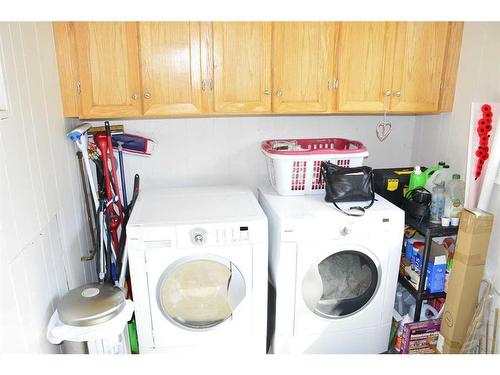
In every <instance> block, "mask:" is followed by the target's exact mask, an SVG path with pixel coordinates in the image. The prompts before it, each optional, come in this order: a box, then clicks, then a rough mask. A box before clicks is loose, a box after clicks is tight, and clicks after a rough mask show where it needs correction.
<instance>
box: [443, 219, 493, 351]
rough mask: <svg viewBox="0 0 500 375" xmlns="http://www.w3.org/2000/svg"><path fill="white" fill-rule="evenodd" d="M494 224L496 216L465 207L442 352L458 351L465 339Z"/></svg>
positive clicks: (446, 313) (449, 289)
mask: <svg viewBox="0 0 500 375" xmlns="http://www.w3.org/2000/svg"><path fill="white" fill-rule="evenodd" d="M492 224H493V215H492V214H490V213H488V212H485V211H481V210H477V209H474V210H464V211H463V212H462V215H461V217H460V227H459V229H458V236H457V243H456V248H455V254H454V259H453V267H452V269H451V272H450V278H449V281H448V291H447V296H446V303H445V306H444V312H443V315H442V321H441V335H442V337H441V338H440V340H439V343H438V349H439V351H441V352H442V353H446V354H447V353H458V352H459V351H460V348H461V347H462V344H463V343H464V341H465V335H466V333H467V328H468V327H469V324H470V322H471V320H472V317H473V315H474V310H475V307H476V304H477V298H478V294H479V286H480V284H481V280H482V278H483V272H484V263H485V260H486V254H487V252H488V245H489V240H490V235H491V228H492Z"/></svg>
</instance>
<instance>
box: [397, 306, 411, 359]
mask: <svg viewBox="0 0 500 375" xmlns="http://www.w3.org/2000/svg"><path fill="white" fill-rule="evenodd" d="M411 322H413V320H412V318H411V317H410V315H408V314H405V316H403V319H402V320H401V321H400V322H399V327H398V330H397V332H396V340H395V342H394V349H396V350H397V351H398V352H401V344H402V342H403V331H404V327H405V325H406V324H408V323H411Z"/></svg>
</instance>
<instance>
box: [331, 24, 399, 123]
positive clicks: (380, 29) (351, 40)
mask: <svg viewBox="0 0 500 375" xmlns="http://www.w3.org/2000/svg"><path fill="white" fill-rule="evenodd" d="M395 31H396V24H395V23H394V22H343V23H342V24H341V26H340V37H339V52H338V65H337V77H338V80H339V83H338V92H337V109H338V111H339V112H351V113H353V112H363V113H366V112H382V111H384V109H387V110H388V109H389V104H390V97H389V96H385V95H384V93H385V92H386V91H390V90H391V79H392V68H393V57H394V42H395Z"/></svg>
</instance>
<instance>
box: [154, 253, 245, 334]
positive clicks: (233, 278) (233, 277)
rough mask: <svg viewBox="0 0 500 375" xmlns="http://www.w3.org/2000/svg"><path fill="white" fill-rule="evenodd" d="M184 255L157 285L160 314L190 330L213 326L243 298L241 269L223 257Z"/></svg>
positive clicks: (224, 318) (243, 282)
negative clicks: (185, 256) (189, 256)
mask: <svg viewBox="0 0 500 375" xmlns="http://www.w3.org/2000/svg"><path fill="white" fill-rule="evenodd" d="M217 258H218V257H210V258H209V259H206V258H205V259H199V258H198V259H194V260H193V259H192V258H186V259H181V260H179V261H177V262H176V263H174V264H172V265H171V266H170V267H168V268H167V269H166V270H165V272H164V273H163V275H162V277H161V278H160V281H159V283H158V288H157V296H158V304H159V307H160V309H161V311H162V312H163V314H164V315H165V316H166V317H167V318H168V319H170V320H171V321H173V322H175V323H176V324H178V325H180V326H182V327H185V328H190V329H206V328H211V327H214V326H216V325H218V324H220V323H222V322H224V321H226V320H227V319H228V318H230V317H231V316H232V314H233V312H234V310H235V308H236V307H237V306H238V305H239V304H240V302H241V301H242V300H243V298H244V297H245V290H246V287H245V281H244V279H243V275H242V274H241V272H240V270H239V269H238V268H237V267H236V266H235V265H234V264H233V263H231V262H229V261H226V260H224V259H223V258H220V259H217Z"/></svg>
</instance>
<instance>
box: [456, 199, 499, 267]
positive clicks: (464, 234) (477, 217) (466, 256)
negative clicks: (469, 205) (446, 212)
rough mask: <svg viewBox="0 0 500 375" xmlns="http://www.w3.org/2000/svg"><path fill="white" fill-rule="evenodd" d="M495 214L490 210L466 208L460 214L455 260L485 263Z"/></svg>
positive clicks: (469, 263) (478, 263)
mask: <svg viewBox="0 0 500 375" xmlns="http://www.w3.org/2000/svg"><path fill="white" fill-rule="evenodd" d="M492 226H493V215H492V214H490V213H489V212H486V211H483V210H480V209H478V208H475V209H470V210H469V209H466V210H463V211H462V214H461V215H460V226H459V227H458V235H457V243H456V247H455V254H454V256H453V259H454V261H458V262H462V263H464V264H468V265H471V266H479V265H484V264H485V263H486V255H487V253H488V244H489V242H490V235H491V228H492Z"/></svg>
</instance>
